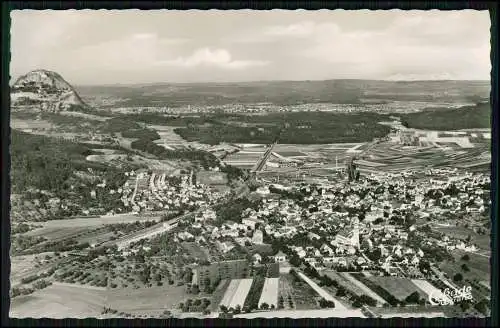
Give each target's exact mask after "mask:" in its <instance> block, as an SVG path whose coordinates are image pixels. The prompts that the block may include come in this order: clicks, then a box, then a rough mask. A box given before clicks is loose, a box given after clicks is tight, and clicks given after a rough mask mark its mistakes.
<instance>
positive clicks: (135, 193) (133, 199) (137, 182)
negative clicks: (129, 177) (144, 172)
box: [130, 175, 139, 206]
mask: <svg viewBox="0 0 500 328" xmlns="http://www.w3.org/2000/svg"><path fill="white" fill-rule="evenodd" d="M138 186H139V176H138V175H137V176H136V177H135V187H134V192H133V193H132V198H131V199H130V202H131V203H132V206H135V205H136V204H135V196H136V195H137V187H138Z"/></svg>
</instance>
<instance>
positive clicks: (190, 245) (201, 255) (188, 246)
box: [181, 242, 209, 261]
mask: <svg viewBox="0 0 500 328" xmlns="http://www.w3.org/2000/svg"><path fill="white" fill-rule="evenodd" d="M181 246H182V248H184V249H185V250H186V251H187V252H188V253H189V256H192V257H194V258H196V259H200V260H202V261H205V260H209V252H208V250H206V251H205V250H204V249H203V248H201V246H200V245H199V244H197V243H195V242H183V243H181Z"/></svg>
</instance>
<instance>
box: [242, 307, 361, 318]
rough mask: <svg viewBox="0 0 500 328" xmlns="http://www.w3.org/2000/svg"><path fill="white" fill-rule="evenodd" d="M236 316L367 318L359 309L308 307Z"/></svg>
mask: <svg viewBox="0 0 500 328" xmlns="http://www.w3.org/2000/svg"><path fill="white" fill-rule="evenodd" d="M234 317H235V318H243V319H258V318H268V319H272V318H291V319H309V318H366V316H365V315H364V314H363V312H362V311H361V310H359V309H314V310H311V309H306V310H296V309H294V310H281V311H266V312H252V313H244V314H237V315H235V316H234Z"/></svg>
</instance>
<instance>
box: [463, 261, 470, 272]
mask: <svg viewBox="0 0 500 328" xmlns="http://www.w3.org/2000/svg"><path fill="white" fill-rule="evenodd" d="M461 268H462V270H464V272H469V271H470V269H469V267H468V266H467V264H465V263H464V264H462V266H461Z"/></svg>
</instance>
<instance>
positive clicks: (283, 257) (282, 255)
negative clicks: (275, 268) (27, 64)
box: [273, 251, 286, 263]
mask: <svg viewBox="0 0 500 328" xmlns="http://www.w3.org/2000/svg"><path fill="white" fill-rule="evenodd" d="M273 257H274V261H276V262H278V263H279V262H285V261H286V254H285V253H283V252H282V251H279V252H278V254H276V255H274V256H273Z"/></svg>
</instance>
